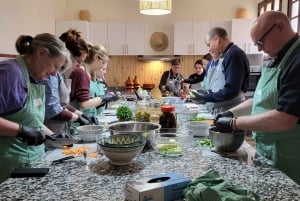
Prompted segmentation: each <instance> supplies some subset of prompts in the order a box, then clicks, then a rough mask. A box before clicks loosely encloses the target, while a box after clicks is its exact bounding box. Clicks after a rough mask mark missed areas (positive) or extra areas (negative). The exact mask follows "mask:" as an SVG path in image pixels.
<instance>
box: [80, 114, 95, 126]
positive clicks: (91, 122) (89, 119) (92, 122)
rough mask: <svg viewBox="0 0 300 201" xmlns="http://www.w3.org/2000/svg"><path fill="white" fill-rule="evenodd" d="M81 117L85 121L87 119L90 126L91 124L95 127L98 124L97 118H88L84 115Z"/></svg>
mask: <svg viewBox="0 0 300 201" xmlns="http://www.w3.org/2000/svg"><path fill="white" fill-rule="evenodd" d="M81 116H82V117H84V118H85V119H87V120H88V121H89V124H90V125H91V124H96V125H98V124H99V121H98V119H97V117H93V116H88V115H86V114H82V115H81Z"/></svg>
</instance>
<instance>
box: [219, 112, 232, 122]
mask: <svg viewBox="0 0 300 201" xmlns="http://www.w3.org/2000/svg"><path fill="white" fill-rule="evenodd" d="M221 117H230V118H233V113H232V112H231V111H229V110H228V111H226V112H221V113H219V114H217V115H216V118H215V121H217V120H218V119H219V118H221Z"/></svg>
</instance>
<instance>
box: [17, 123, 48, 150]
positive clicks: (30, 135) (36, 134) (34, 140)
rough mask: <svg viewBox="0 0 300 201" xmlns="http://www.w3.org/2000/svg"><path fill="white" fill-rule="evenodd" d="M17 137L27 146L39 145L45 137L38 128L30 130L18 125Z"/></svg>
mask: <svg viewBox="0 0 300 201" xmlns="http://www.w3.org/2000/svg"><path fill="white" fill-rule="evenodd" d="M17 137H18V138H20V139H21V140H22V141H23V142H27V144H28V145H34V146H37V145H40V144H43V143H44V142H45V140H46V136H45V135H44V134H43V133H42V132H41V130H40V128H30V127H27V126H24V125H22V124H20V128H19V132H18V134H17Z"/></svg>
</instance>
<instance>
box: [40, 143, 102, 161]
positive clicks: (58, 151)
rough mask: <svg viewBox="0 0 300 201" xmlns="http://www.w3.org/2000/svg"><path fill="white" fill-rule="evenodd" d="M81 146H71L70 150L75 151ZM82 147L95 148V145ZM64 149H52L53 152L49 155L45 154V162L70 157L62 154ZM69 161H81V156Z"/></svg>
mask: <svg viewBox="0 0 300 201" xmlns="http://www.w3.org/2000/svg"><path fill="white" fill-rule="evenodd" d="M82 145H83V144H73V147H71V148H70V149H76V148H78V147H80V146H82ZM84 146H88V147H94V146H96V143H90V144H84ZM63 151H64V149H54V150H53V151H51V152H50V153H47V155H46V157H45V159H46V161H49V162H51V161H54V160H57V159H61V158H64V157H67V156H71V155H65V154H63ZM69 160H83V155H80V156H75V158H74V159H69Z"/></svg>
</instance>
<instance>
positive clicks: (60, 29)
mask: <svg viewBox="0 0 300 201" xmlns="http://www.w3.org/2000/svg"><path fill="white" fill-rule="evenodd" d="M70 28H73V29H76V30H78V31H80V32H81V33H82V35H83V38H84V39H85V40H86V41H89V22H88V21H83V20H57V21H55V35H57V36H60V35H61V34H62V33H64V32H66V31H68V30H69V29H70Z"/></svg>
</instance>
